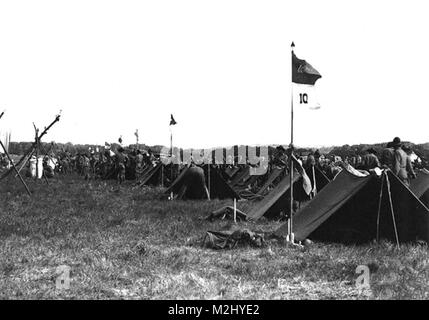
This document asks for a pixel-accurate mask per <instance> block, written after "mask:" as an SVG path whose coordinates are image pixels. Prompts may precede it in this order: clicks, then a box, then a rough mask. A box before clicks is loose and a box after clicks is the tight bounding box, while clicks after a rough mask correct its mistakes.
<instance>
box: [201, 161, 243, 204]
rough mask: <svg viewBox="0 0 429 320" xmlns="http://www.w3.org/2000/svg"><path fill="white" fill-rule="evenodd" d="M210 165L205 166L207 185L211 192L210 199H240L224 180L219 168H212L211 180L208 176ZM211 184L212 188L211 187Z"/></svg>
mask: <svg viewBox="0 0 429 320" xmlns="http://www.w3.org/2000/svg"><path fill="white" fill-rule="evenodd" d="M208 168H209V165H205V166H204V173H205V176H206V185H207V188H208V189H209V192H210V199H234V198H235V199H240V196H239V195H238V194H237V193H236V192H235V191H234V189H233V188H231V186H230V185H229V184H228V183H227V182H226V181H225V179H224V178H222V175H221V173H220V171H219V168H218V167H214V166H210V179H209V176H208V171H209V170H208ZM209 183H210V186H209Z"/></svg>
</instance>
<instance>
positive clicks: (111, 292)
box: [0, 176, 429, 299]
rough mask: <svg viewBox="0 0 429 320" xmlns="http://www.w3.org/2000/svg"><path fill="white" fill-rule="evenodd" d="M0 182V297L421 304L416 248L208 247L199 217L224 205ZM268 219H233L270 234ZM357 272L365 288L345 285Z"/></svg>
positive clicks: (112, 189)
mask: <svg viewBox="0 0 429 320" xmlns="http://www.w3.org/2000/svg"><path fill="white" fill-rule="evenodd" d="M27 182H28V184H29V186H30V188H31V190H32V192H33V196H32V197H31V198H30V197H29V196H28V195H26V193H25V190H24V188H23V186H22V185H21V184H20V182H19V180H17V179H13V178H11V179H9V180H8V181H7V182H4V181H3V182H0V298H2V299H193V298H194V299H428V298H429V285H428V284H429V254H428V248H427V246H424V245H404V246H402V247H401V248H400V249H399V250H398V249H396V248H395V246H394V245H393V244H391V243H380V244H368V245H365V246H343V245H339V244H323V243H313V244H311V245H309V246H306V247H293V246H289V245H287V244H285V243H283V242H282V241H279V240H274V239H272V240H267V241H266V242H265V245H264V246H263V247H262V248H253V247H248V246H240V247H237V248H235V249H233V250H221V251H216V250H212V249H207V248H204V247H202V246H201V243H202V240H203V237H204V235H205V232H206V231H207V230H219V229H225V228H229V227H234V225H233V223H231V222H229V221H214V222H209V221H206V220H204V217H206V216H207V215H208V214H209V213H210V212H211V211H213V210H215V209H218V208H220V207H221V206H223V205H231V201H218V200H213V201H166V200H160V199H159V197H160V195H161V193H162V191H163V190H162V189H160V188H138V189H133V188H132V185H131V183H128V182H127V183H126V184H125V185H122V186H121V187H118V186H117V185H115V183H113V182H107V183H106V182H101V181H92V182H85V181H83V179H81V178H80V177H75V176H70V177H61V178H54V179H51V180H49V186H47V185H46V184H45V183H44V182H43V181H38V182H35V181H34V180H27ZM279 225H280V223H279V222H273V221H261V222H258V223H249V222H240V223H239V224H238V226H241V227H246V228H249V229H251V230H255V231H265V232H267V231H273V230H275V229H276V228H277V227H278V226H279ZM61 265H67V266H69V267H70V270H71V271H70V279H71V282H70V289H68V290H59V289H56V285H55V282H56V279H57V277H58V273H57V267H58V266H61ZM358 265H367V266H369V269H370V272H371V279H370V284H371V287H370V289H366V290H361V289H358V288H357V287H356V286H355V281H356V278H357V277H358V275H357V274H356V273H355V270H356V267H357V266H358Z"/></svg>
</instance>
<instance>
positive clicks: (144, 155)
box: [58, 147, 157, 183]
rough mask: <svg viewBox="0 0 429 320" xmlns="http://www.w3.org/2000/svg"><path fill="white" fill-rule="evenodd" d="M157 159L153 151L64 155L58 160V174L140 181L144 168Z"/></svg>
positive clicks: (120, 150) (135, 150) (85, 177)
mask: <svg viewBox="0 0 429 320" xmlns="http://www.w3.org/2000/svg"><path fill="white" fill-rule="evenodd" d="M156 160H157V159H156V157H155V156H154V155H153V154H152V152H151V150H150V149H149V150H148V151H142V150H138V149H133V150H125V149H124V148H122V147H119V148H118V149H117V150H115V152H114V151H112V150H110V149H109V150H104V151H103V152H94V151H92V152H87V153H78V154H76V155H71V154H70V153H63V154H61V155H60V157H59V159H58V172H60V173H64V174H67V173H70V172H76V173H78V174H79V175H82V176H83V177H84V179H85V180H91V179H116V180H117V181H118V183H122V182H123V181H124V180H125V179H126V178H127V179H139V178H140V175H141V173H142V171H143V168H144V167H145V166H146V165H148V164H152V163H153V162H155V161H156Z"/></svg>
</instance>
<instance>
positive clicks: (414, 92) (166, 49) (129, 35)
mask: <svg viewBox="0 0 429 320" xmlns="http://www.w3.org/2000/svg"><path fill="white" fill-rule="evenodd" d="M427 9H428V8H427V5H426V4H425V1H362V0H360V1H326V0H324V1H294V2H286V1H252V0H242V1H241V0H240V1H238V0H225V1H222V0H216V1H206V0H195V1H187V0H185V1H179V0H172V1H162V0H156V1H126V0H125V1H124V0H121V1H108V0H100V1H91V0H85V1H79V0H74V1H61V0H53V1H34V0H31V1H19V0H14V1H3V0H0V112H1V111H2V110H3V109H6V113H5V115H4V117H3V119H1V120H0V131H5V130H11V131H12V140H13V141H30V140H32V139H33V136H34V132H33V125H32V123H33V122H35V123H36V125H37V126H39V127H40V128H43V126H46V125H48V124H49V123H50V122H51V121H52V120H53V119H54V118H55V115H56V114H57V113H58V112H59V110H60V109H61V110H62V118H61V121H60V122H59V123H58V124H56V125H55V126H54V128H53V129H52V130H51V131H50V132H49V134H48V135H47V136H46V139H45V141H47V142H49V141H52V140H55V141H57V142H68V141H70V142H73V143H90V144H104V142H105V141H108V142H115V141H117V139H118V137H119V136H120V135H122V136H123V140H124V143H125V144H130V143H134V142H135V136H134V132H135V130H136V129H138V130H139V133H140V142H142V143H146V144H149V145H153V144H163V145H169V137H170V132H169V120H170V113H173V114H174V117H175V119H176V121H177V122H178V124H177V125H176V126H174V141H173V142H174V144H175V145H180V146H181V147H216V146H230V145H234V144H248V145H256V144H280V143H283V144H288V143H289V142H290V100H291V83H290V82H291V70H290V63H291V62H290V61H291V56H290V44H291V42H292V41H294V42H295V44H296V47H295V53H296V55H297V56H298V57H299V58H300V59H305V60H307V61H308V62H309V63H310V64H311V65H312V66H313V67H315V68H316V69H317V70H318V71H319V72H320V73H321V74H322V78H321V79H320V80H318V81H317V82H316V87H317V91H318V94H319V102H320V104H321V109H319V110H307V109H303V108H295V131H294V140H295V144H296V145H301V146H321V145H342V144H346V143H348V144H355V143H373V142H382V141H389V140H392V138H393V137H395V136H399V137H401V139H402V140H409V141H413V142H416V143H421V142H427V141H429V137H428V132H429V130H428V125H427V124H428V119H429V118H428V115H429V112H428V99H427V97H426V96H427V92H428V91H429V90H428V80H427V75H428V74H429V45H428V41H429V40H428V36H427V32H428V30H429V19H428V18H427V13H428V10H427Z"/></svg>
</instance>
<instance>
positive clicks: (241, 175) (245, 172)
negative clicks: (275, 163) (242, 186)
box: [229, 166, 250, 187]
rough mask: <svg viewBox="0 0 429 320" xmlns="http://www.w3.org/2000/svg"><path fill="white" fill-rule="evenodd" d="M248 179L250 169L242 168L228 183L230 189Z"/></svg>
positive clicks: (247, 167)
mask: <svg viewBox="0 0 429 320" xmlns="http://www.w3.org/2000/svg"><path fill="white" fill-rule="evenodd" d="M249 177H250V168H249V166H245V167H243V168H242V169H241V170H240V171H239V172H238V173H236V174H235V175H234V178H233V179H232V181H231V182H230V184H229V185H230V186H231V187H235V186H236V185H237V184H238V183H240V182H242V181H245V180H247V179H249Z"/></svg>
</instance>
